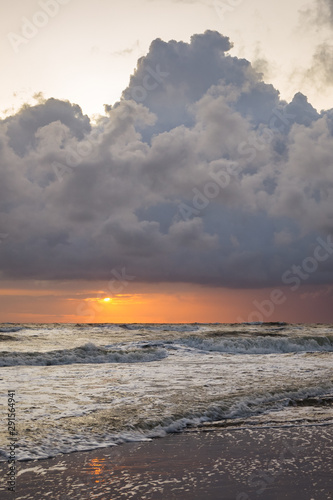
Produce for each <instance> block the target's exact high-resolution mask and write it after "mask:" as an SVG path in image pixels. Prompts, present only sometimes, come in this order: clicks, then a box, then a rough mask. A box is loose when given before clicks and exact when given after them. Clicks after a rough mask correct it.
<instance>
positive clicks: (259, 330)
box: [0, 324, 333, 460]
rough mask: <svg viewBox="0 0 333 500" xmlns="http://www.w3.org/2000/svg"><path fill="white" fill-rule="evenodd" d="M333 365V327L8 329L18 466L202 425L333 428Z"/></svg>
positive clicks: (4, 346)
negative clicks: (321, 426)
mask: <svg viewBox="0 0 333 500" xmlns="http://www.w3.org/2000/svg"><path fill="white" fill-rule="evenodd" d="M332 361H333V326H332V325H288V324H261V325H260V324H258V325H254V324H252V325H249V324H243V325H230V324H229V325H225V324H186V325H184V324H182V325H170V324H164V325H153V324H140V325H138V324H136V325H133V324H128V325H114V324H99V325H60V324H53V325H32V324H29V325H16V324H15V325H14V324H2V325H1V324H0V391H1V401H2V405H3V404H4V405H6V401H7V391H8V390H9V389H10V390H12V389H14V390H15V394H16V424H17V430H18V448H17V458H18V459H20V460H24V459H32V458H33V459H35V458H46V457H51V456H55V455H57V454H60V453H68V452H72V451H78V450H87V449H94V448H98V447H104V446H109V445H113V444H120V443H122V442H125V441H133V440H146V439H150V438H153V437H156V436H160V437H162V436H163V435H165V434H166V433H168V432H175V431H181V430H184V429H188V428H189V427H192V426H198V425H199V426H202V425H204V426H209V425H241V426H249V425H256V426H258V425H265V426H273V425H276V424H277V423H278V424H279V425H294V424H296V423H297V424H299V423H302V424H304V425H308V424H311V425H326V424H328V423H332V422H333V414H332V400H333V369H332V368H333V363H332ZM2 414H5V411H4V412H2ZM0 429H1V431H0V448H1V455H0V460H5V459H6V458H7V456H8V432H7V428H6V425H5V426H3V425H2V426H0Z"/></svg>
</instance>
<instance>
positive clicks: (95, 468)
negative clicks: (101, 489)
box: [86, 457, 106, 483]
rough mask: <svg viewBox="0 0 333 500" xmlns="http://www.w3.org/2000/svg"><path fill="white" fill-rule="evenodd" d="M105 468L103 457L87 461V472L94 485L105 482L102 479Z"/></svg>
mask: <svg viewBox="0 0 333 500" xmlns="http://www.w3.org/2000/svg"><path fill="white" fill-rule="evenodd" d="M105 466H106V463H105V458H103V457H100V458H92V459H91V460H89V462H87V464H86V467H87V472H88V474H91V475H92V476H93V477H94V478H95V481H94V482H95V483H103V482H105V479H104V478H103V473H104V469H105Z"/></svg>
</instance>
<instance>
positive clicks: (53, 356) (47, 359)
mask: <svg viewBox="0 0 333 500" xmlns="http://www.w3.org/2000/svg"><path fill="white" fill-rule="evenodd" d="M166 356H167V351H166V350H165V349H161V348H157V349H156V348H154V347H151V348H145V349H140V348H137V349H128V350H114V349H113V350H112V349H107V348H105V347H97V346H96V345H95V344H93V343H88V344H85V345H83V346H80V347H76V348H74V349H63V350H59V351H49V352H7V351H5V352H0V366H1V367H8V366H18V365H30V366H31V365H32V366H50V365H71V364H78V363H81V364H85V363H146V362H150V361H159V360H160V359H163V358H165V357H166Z"/></svg>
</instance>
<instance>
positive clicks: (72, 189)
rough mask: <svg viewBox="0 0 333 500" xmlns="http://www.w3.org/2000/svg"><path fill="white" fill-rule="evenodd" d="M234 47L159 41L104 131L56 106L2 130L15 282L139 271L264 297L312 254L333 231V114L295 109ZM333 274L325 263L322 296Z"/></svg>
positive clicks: (2, 214)
mask: <svg viewBox="0 0 333 500" xmlns="http://www.w3.org/2000/svg"><path fill="white" fill-rule="evenodd" d="M230 48H231V44H230V41H229V39H228V38H226V37H223V36H222V35H220V34H219V33H216V32H212V31H207V32H206V33H205V34H202V35H194V36H193V37H192V39H191V43H189V44H187V43H184V42H176V41H174V40H172V41H170V42H168V43H165V42H163V41H161V40H155V41H154V42H153V43H152V45H151V47H150V51H149V53H148V54H147V56H146V57H144V58H141V59H140V60H139V62H138V67H137V70H136V71H135V73H134V74H133V75H132V77H131V79H130V84H129V87H128V88H127V89H126V90H125V91H124V95H123V98H122V100H121V101H120V102H119V103H117V104H116V105H114V106H112V107H111V106H106V107H105V109H106V115H105V116H103V117H101V118H100V121H99V123H97V124H91V123H90V121H89V118H88V117H86V116H83V115H82V112H81V110H80V108H79V107H78V106H76V105H72V104H70V103H68V102H63V101H58V100H56V99H51V100H48V101H45V102H42V103H40V104H38V105H36V106H32V107H26V108H24V109H22V110H21V111H20V112H19V113H18V114H17V115H14V116H12V117H10V118H7V119H6V120H3V121H2V122H0V171H1V184H0V232H1V233H3V234H8V237H7V238H6V240H4V241H3V242H2V244H1V245H0V273H1V276H2V278H3V279H10V278H20V279H24V278H33V279H39V280H43V279H50V280H52V279H58V280H59V279H94V280H95V279H96V280H99V279H102V280H107V279H109V277H110V272H111V269H112V268H115V267H118V268H119V267H121V268H123V267H126V270H127V271H128V273H129V274H131V275H134V276H135V277H136V279H137V280H141V281H144V282H154V281H155V282H161V281H164V282H176V281H179V282H180V281H183V282H189V283H202V284H211V285H216V286H229V287H263V286H270V285H274V284H281V276H282V274H283V273H284V272H285V271H287V270H288V269H289V268H290V267H291V266H292V265H293V264H295V265H298V264H300V263H302V261H303V260H304V258H306V257H311V256H312V255H313V252H314V250H315V247H316V245H317V244H318V243H317V241H316V239H317V237H318V236H319V235H321V236H322V237H323V238H324V240H325V239H326V238H327V235H328V234H330V233H331V232H332V231H333V227H332V226H333V212H332V206H333V204H332V201H333V169H332V166H333V137H332V132H333V111H332V110H331V111H326V112H322V113H320V114H319V113H318V112H317V111H316V110H315V109H314V108H313V107H312V106H311V104H310V103H309V102H308V101H307V99H306V97H305V96H304V95H302V94H300V93H298V94H296V95H295V97H294V98H293V100H292V101H291V102H290V103H286V102H284V101H281V100H280V98H279V93H278V91H277V90H276V89H274V88H273V86H272V85H267V84H265V83H264V82H263V81H262V78H261V75H260V74H259V73H257V72H256V71H255V70H254V69H253V68H252V66H251V64H250V63H249V62H248V61H246V60H243V59H238V58H236V57H231V56H229V55H228V54H227V52H228V50H229V49H230ZM138 87H142V89H143V90H144V91H145V93H144V92H142V89H141V92H142V95H144V96H145V97H144V99H142V100H141V101H140V100H138V99H136V100H135V99H133V97H138V95H139V91H138ZM332 271H333V267H332V265H331V264H330V260H329V259H328V260H327V261H326V260H325V261H324V262H322V263H321V264H320V272H319V271H318V272H316V273H313V274H312V275H311V277H309V279H308V280H307V283H310V282H318V283H326V282H330V281H331V280H332Z"/></svg>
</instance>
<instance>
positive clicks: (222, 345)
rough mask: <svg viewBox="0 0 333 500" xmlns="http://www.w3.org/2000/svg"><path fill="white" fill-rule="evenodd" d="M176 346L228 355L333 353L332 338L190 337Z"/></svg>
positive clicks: (277, 336)
mask: <svg viewBox="0 0 333 500" xmlns="http://www.w3.org/2000/svg"><path fill="white" fill-rule="evenodd" d="M177 343H178V344H181V345H184V346H186V347H191V348H194V349H198V350H200V351H209V352H211V351H217V352H223V353H228V354H286V353H293V352H333V337H331V336H327V337H310V336H309V337H300V338H297V337H294V338H287V337H281V336H279V335H274V337H272V336H265V335H263V336H259V335H258V336H256V337H247V338H244V337H239V338H236V337H234V338H216V337H215V338H208V339H207V338H204V339H203V338H201V337H198V336H192V337H188V338H184V339H181V340H178V341H177Z"/></svg>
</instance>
